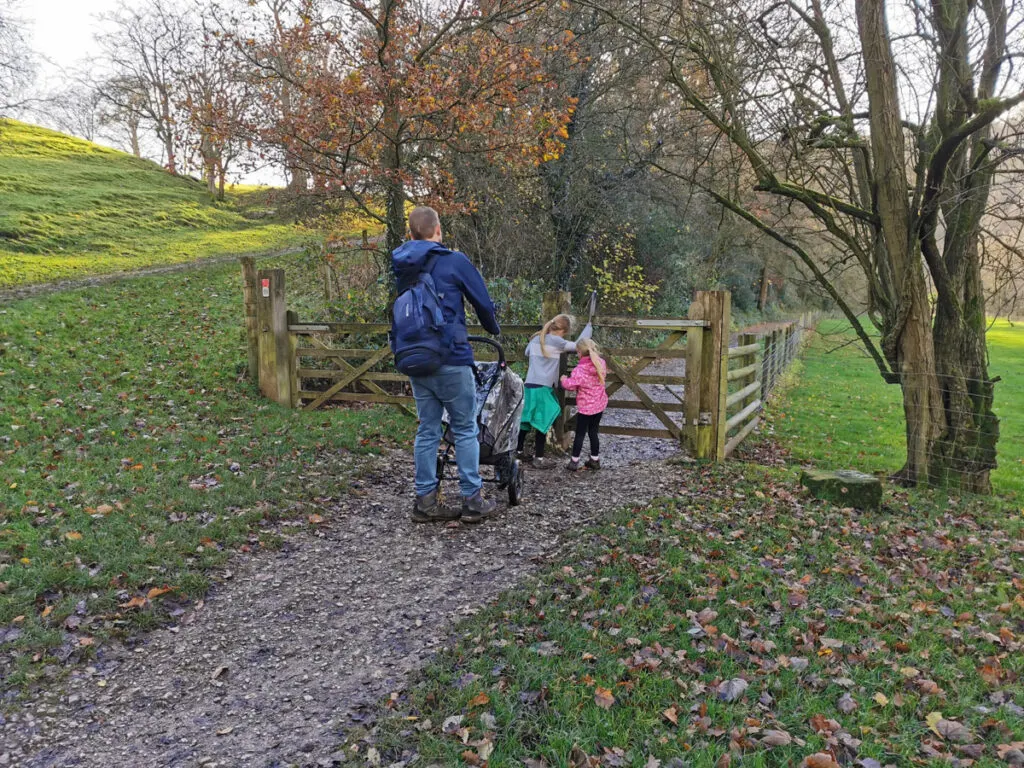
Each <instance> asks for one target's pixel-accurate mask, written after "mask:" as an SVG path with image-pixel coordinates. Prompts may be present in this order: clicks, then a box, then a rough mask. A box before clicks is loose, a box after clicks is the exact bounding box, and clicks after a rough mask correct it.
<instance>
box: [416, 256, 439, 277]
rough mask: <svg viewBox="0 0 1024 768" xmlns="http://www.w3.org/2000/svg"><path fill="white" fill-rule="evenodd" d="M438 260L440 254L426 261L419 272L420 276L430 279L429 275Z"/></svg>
mask: <svg viewBox="0 0 1024 768" xmlns="http://www.w3.org/2000/svg"><path fill="white" fill-rule="evenodd" d="M439 258H441V254H440V253H435V254H434V255H433V256H431V257H430V258H429V259H427V263H426V264H424V265H423V269H421V270H420V274H421V275H430V276H431V277H433V274H431V273H432V272H433V271H434V265H435V264H436V263H437V260H438V259H439Z"/></svg>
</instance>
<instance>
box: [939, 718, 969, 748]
mask: <svg viewBox="0 0 1024 768" xmlns="http://www.w3.org/2000/svg"><path fill="white" fill-rule="evenodd" d="M933 730H934V731H935V732H936V733H937V734H939V736H941V737H942V738H944V739H948V740H949V741H955V742H956V743H957V744H970V743H971V742H972V741H974V737H973V736H972V735H971V732H970V730H969V729H968V728H967V726H966V725H964V724H963V723H958V722H957V721H956V720H945V719H941V720H939V721H938V722H937V723H935V728H933Z"/></svg>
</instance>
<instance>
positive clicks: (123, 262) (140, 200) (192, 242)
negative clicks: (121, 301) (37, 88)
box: [0, 119, 301, 288]
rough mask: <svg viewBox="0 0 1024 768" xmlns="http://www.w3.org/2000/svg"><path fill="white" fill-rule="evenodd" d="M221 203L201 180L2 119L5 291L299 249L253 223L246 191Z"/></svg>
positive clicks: (275, 225) (273, 225)
mask: <svg viewBox="0 0 1024 768" xmlns="http://www.w3.org/2000/svg"><path fill="white" fill-rule="evenodd" d="M232 197H233V199H232V200H229V201H227V202H225V203H214V202H213V201H211V199H210V196H209V195H208V194H207V192H206V190H205V187H204V186H203V185H202V184H200V183H199V182H197V181H194V180H192V179H187V178H181V177H175V176H171V175H170V174H168V173H167V172H166V171H164V170H163V169H161V168H160V167H159V166H158V165H156V164H155V163H152V162H149V161H147V160H139V159H137V158H135V157H132V156H131V155H127V154H125V153H123V152H118V151H116V150H113V149H107V148H105V147H100V146H98V145H96V144H92V143H91V142H88V141H84V140H82V139H77V138H73V137H71V136H65V135H64V134H61V133H56V132H54V131H50V130H47V129H45V128H39V127H37V126H32V125H27V124H25V123H19V122H16V121H14V120H3V119H0V288H4V287H12V286H18V285H24V284H29V283H38V282H45V281H52V280H59V279H66V278H77V277H87V276H91V275H97V274H107V273H115V272H122V271H126V270H131V269H138V268H141V267H149V266H154V265H162V264H175V263H180V262H186V261H193V260H195V259H197V258H206V257H211V256H217V255H229V254H236V253H246V252H265V251H272V250H276V249H279V248H283V247H286V246H290V245H295V244H297V243H298V242H299V240H300V238H301V234H300V233H299V231H298V230H297V229H296V228H295V227H294V226H291V225H287V224H283V223H281V222H275V221H268V220H259V221H250V220H248V219H246V218H245V217H244V216H243V215H242V208H243V206H245V207H258V206H259V205H260V194H259V193H258V192H257V191H256V190H253V189H251V188H246V189H244V190H241V191H240V192H239V193H237V194H236V195H233V196H232Z"/></svg>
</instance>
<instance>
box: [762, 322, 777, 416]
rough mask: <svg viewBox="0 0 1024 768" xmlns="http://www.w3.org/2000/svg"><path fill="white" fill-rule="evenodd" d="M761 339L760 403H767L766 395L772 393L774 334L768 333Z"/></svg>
mask: <svg viewBox="0 0 1024 768" xmlns="http://www.w3.org/2000/svg"><path fill="white" fill-rule="evenodd" d="M762 338H763V339H764V352H763V356H762V357H761V402H768V395H770V394H771V391H772V378H773V373H772V348H773V347H772V341H773V340H774V339H775V333H774V332H772V331H769V332H768V333H766V334H765V335H764V336H763V337H762Z"/></svg>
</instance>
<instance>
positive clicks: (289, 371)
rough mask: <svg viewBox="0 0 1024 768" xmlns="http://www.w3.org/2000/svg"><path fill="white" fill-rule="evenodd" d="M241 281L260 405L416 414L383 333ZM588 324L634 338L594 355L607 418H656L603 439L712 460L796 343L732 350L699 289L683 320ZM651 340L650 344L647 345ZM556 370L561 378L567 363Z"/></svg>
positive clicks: (786, 335) (519, 329)
mask: <svg viewBox="0 0 1024 768" xmlns="http://www.w3.org/2000/svg"><path fill="white" fill-rule="evenodd" d="M243 277H244V278H245V280H246V289H245V296H246V303H245V306H246V313H247V318H246V327H247V330H248V338H249V339H250V369H252V368H253V367H255V368H256V369H257V371H258V380H259V386H260V390H261V391H262V392H263V394H264V395H265V396H266V397H268V398H270V399H272V400H275V401H276V402H278V403H281V404H282V405H285V406H288V407H292V408H302V409H303V410H315V409H317V408H320V407H322V406H323V405H325V404H327V403H331V402H341V403H381V404H387V405H392V406H395V407H397V408H400V409H401V410H403V411H404V412H406V413H408V414H410V415H415V401H414V400H413V398H412V395H411V392H410V389H409V382H408V379H407V377H405V376H403V375H401V374H399V373H397V372H396V371H395V370H394V367H393V365H392V363H391V351H390V349H389V347H388V343H387V333H388V331H389V330H390V326H388V325H386V324H374V323H334V322H327V323H303V322H300V321H299V318H298V317H297V315H296V314H295V313H294V312H290V311H288V309H287V307H286V302H285V275H284V270H281V269H265V270H260V271H259V272H258V273H257V274H255V275H254V274H253V270H252V267H251V265H246V264H245V263H244V262H243ZM253 298H254V300H253ZM253 313H254V314H255V317H251V316H250V315H252V314H253ZM594 326H595V328H596V329H599V330H604V331H605V332H606V335H611V334H619V335H628V336H629V337H630V338H634V339H635V343H634V345H632V346H625V345H622V346H608V347H604V346H603V348H602V354H603V355H604V358H605V360H606V361H607V362H608V367H609V372H608V377H607V384H608V395H609V398H610V402H609V405H608V407H609V410H613V409H619V410H629V411H642V412H645V413H648V414H651V415H652V416H653V417H654V419H655V420H656V421H657V422H658V426H656V427H655V426H653V425H652V426H644V427H627V426H614V425H609V426H607V427H605V426H603V425H602V428H601V431H602V433H604V434H612V435H630V436H638V437H651V438H663V439H670V440H675V441H677V442H680V443H682V444H683V445H684V446H685V447H686V448H688V450H689V451H690V453H691V454H692V455H693V456H694V457H696V458H700V459H712V460H721V459H724V458H725V457H726V456H727V455H728V454H730V453H731V452H732V451H733V450H735V448H736V446H737V445H739V444H740V442H742V440H743V439H744V438H745V437H746V436H747V435H749V434H750V433H751V432H752V431H753V430H754V428H755V427H756V426H757V422H758V417H759V413H760V410H761V407H762V403H763V402H764V400H765V398H766V397H767V393H768V392H769V391H770V387H771V385H772V384H773V383H774V381H775V380H776V379H777V378H778V375H779V374H780V373H781V371H782V370H784V368H785V366H786V365H788V363H789V361H790V360H792V356H793V355H794V354H795V352H796V345H797V343H798V342H799V338H798V333H797V331H796V329H797V328H798V327H799V326H798V325H797V324H795V323H789V324H783V325H779V326H777V327H773V328H772V329H771V330H770V331H769V332H766V333H762V334H754V333H748V334H744V335H742V336H741V337H740V343H739V346H736V347H731V348H730V346H729V339H730V334H729V327H730V296H729V293H728V292H726V291H698V292H697V295H696V298H695V299H694V301H693V303H692V304H691V306H690V312H689V316H688V317H685V318H682V317H678V318H635V317H610V316H598V317H596V318H594ZM537 330H538V328H537V326H503V327H502V331H503V333H504V334H507V335H509V336H512V337H516V336H518V337H520V338H522V337H526V336H529V335H530V334H533V333H535V332H536V331H537ZM474 331H477V332H479V331H480V329H474V328H473V327H471V328H470V333H473V332H474ZM623 331H629V332H630V333H629V334H622V332H623ZM647 334H655V335H656V338H654V339H651V338H650V337H647V338H645V336H647ZM638 336H639V338H637V337H638ZM523 346H524V344H522V343H519V342H517V343H515V345H514V347H513V348H507V349H506V359H507V361H508V362H509V363H512V364H515V363H520V362H525V359H524V357H523V350H522V347H523ZM475 352H476V350H475ZM476 357H477V359H478V360H489V359H490V360H493V359H494V353H493V351H491V350H489V349H486V350H480V351H479V352H478V353H477V354H476ZM562 365H563V370H564V369H565V367H566V365H567V360H566V358H565V357H563V361H562ZM652 369H653V372H652ZM651 385H662V387H663V390H662V391H668V392H671V393H672V397H670V398H668V400H669V401H667V402H666V401H665V399H657V398H655V397H652V394H651V393H650V392H649V391H648V389H647V388H646V387H650V386H651ZM672 387H675V388H676V389H675V390H673V389H671V388H672ZM680 388H682V394H680V393H679V389H680ZM559 397H560V399H561V405H562V415H561V417H560V418H559V419H558V421H557V422H556V425H555V437H556V439H557V440H558V441H559V442H560V443H561V444H563V445H565V444H567V442H568V438H569V434H570V432H571V429H572V427H573V421H574V419H573V417H572V415H571V414H572V406H573V403H574V399H573V396H572V394H571V393H570V394H569V395H568V396H567V395H566V394H565V393H561V392H560V394H559Z"/></svg>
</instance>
